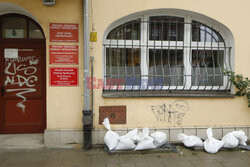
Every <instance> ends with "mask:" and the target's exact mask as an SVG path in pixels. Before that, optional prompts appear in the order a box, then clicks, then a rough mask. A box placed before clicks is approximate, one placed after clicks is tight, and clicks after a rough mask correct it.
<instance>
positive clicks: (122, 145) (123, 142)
mask: <svg viewBox="0 0 250 167" xmlns="http://www.w3.org/2000/svg"><path fill="white" fill-rule="evenodd" d="M135 146H136V145H135V143H134V141H133V140H132V139H131V138H130V137H129V136H126V135H125V136H121V137H120V138H119V142H118V145H117V147H116V148H115V149H116V150H130V149H134V148H135Z"/></svg>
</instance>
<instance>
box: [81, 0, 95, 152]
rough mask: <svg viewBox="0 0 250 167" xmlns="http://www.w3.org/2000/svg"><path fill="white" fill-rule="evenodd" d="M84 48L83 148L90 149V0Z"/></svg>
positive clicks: (85, 16)
mask: <svg viewBox="0 0 250 167" xmlns="http://www.w3.org/2000/svg"><path fill="white" fill-rule="evenodd" d="M83 39H84V40H83V43H84V45H83V50H84V55H83V57H84V59H83V61H84V62H83V64H84V67H83V68H84V69H83V72H84V76H83V77H84V80H83V82H84V90H83V92H84V109H83V111H82V113H83V117H82V123H83V148H84V149H86V150H88V149H91V148H92V127H93V123H92V122H93V114H92V110H91V109H90V89H89V86H88V78H89V73H90V72H89V63H90V62H89V0H83Z"/></svg>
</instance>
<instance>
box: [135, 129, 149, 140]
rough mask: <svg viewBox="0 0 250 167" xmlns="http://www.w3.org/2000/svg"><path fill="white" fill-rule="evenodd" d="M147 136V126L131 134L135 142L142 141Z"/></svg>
mask: <svg viewBox="0 0 250 167" xmlns="http://www.w3.org/2000/svg"><path fill="white" fill-rule="evenodd" d="M148 137H149V129H148V128H147V127H145V128H143V129H142V132H141V133H138V134H133V135H131V138H132V140H134V141H135V142H137V143H138V142H141V141H144V140H145V139H147V138H148Z"/></svg>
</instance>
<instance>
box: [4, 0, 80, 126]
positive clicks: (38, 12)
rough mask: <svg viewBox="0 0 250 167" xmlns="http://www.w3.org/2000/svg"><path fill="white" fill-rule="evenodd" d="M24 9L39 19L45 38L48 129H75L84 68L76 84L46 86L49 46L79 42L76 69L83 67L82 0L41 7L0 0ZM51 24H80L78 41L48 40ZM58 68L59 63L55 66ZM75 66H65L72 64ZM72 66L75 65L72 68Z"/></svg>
mask: <svg viewBox="0 0 250 167" xmlns="http://www.w3.org/2000/svg"><path fill="white" fill-rule="evenodd" d="M0 2H9V3H13V4H16V5H19V6H21V7H22V8H25V9H26V10H27V11H29V12H30V13H31V14H32V15H33V16H34V17H35V18H36V20H37V21H38V22H39V24H40V25H41V27H42V28H43V31H44V33H45V37H46V52H47V54H46V56H47V68H46V72H47V129H77V128H81V126H82V123H81V117H82V109H83V79H82V78H83V77H82V76H83V71H82V70H79V86H78V87H50V86H49V67H55V65H49V45H64V44H68V45H79V65H75V66H76V67H79V69H82V68H83V56H82V55H83V47H82V46H83V38H82V37H83V31H82V26H83V23H82V0H74V1H72V0H56V4H55V6H50V7H47V6H44V5H43V3H42V0H0ZM50 23H77V24H79V42H78V43H62V42H60V43H55V42H50V41H49V24H50ZM56 66H57V67H60V66H61V65H56ZM72 66H74V65H66V67H72ZM75 66H74V67H75Z"/></svg>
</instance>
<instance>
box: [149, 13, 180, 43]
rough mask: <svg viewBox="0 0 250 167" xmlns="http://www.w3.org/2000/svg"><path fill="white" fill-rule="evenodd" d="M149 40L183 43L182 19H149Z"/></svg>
mask: <svg viewBox="0 0 250 167" xmlns="http://www.w3.org/2000/svg"><path fill="white" fill-rule="evenodd" d="M149 24H150V25H149V40H163V41H183V39H184V18H181V17H173V16H155V17H150V19H149Z"/></svg>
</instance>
